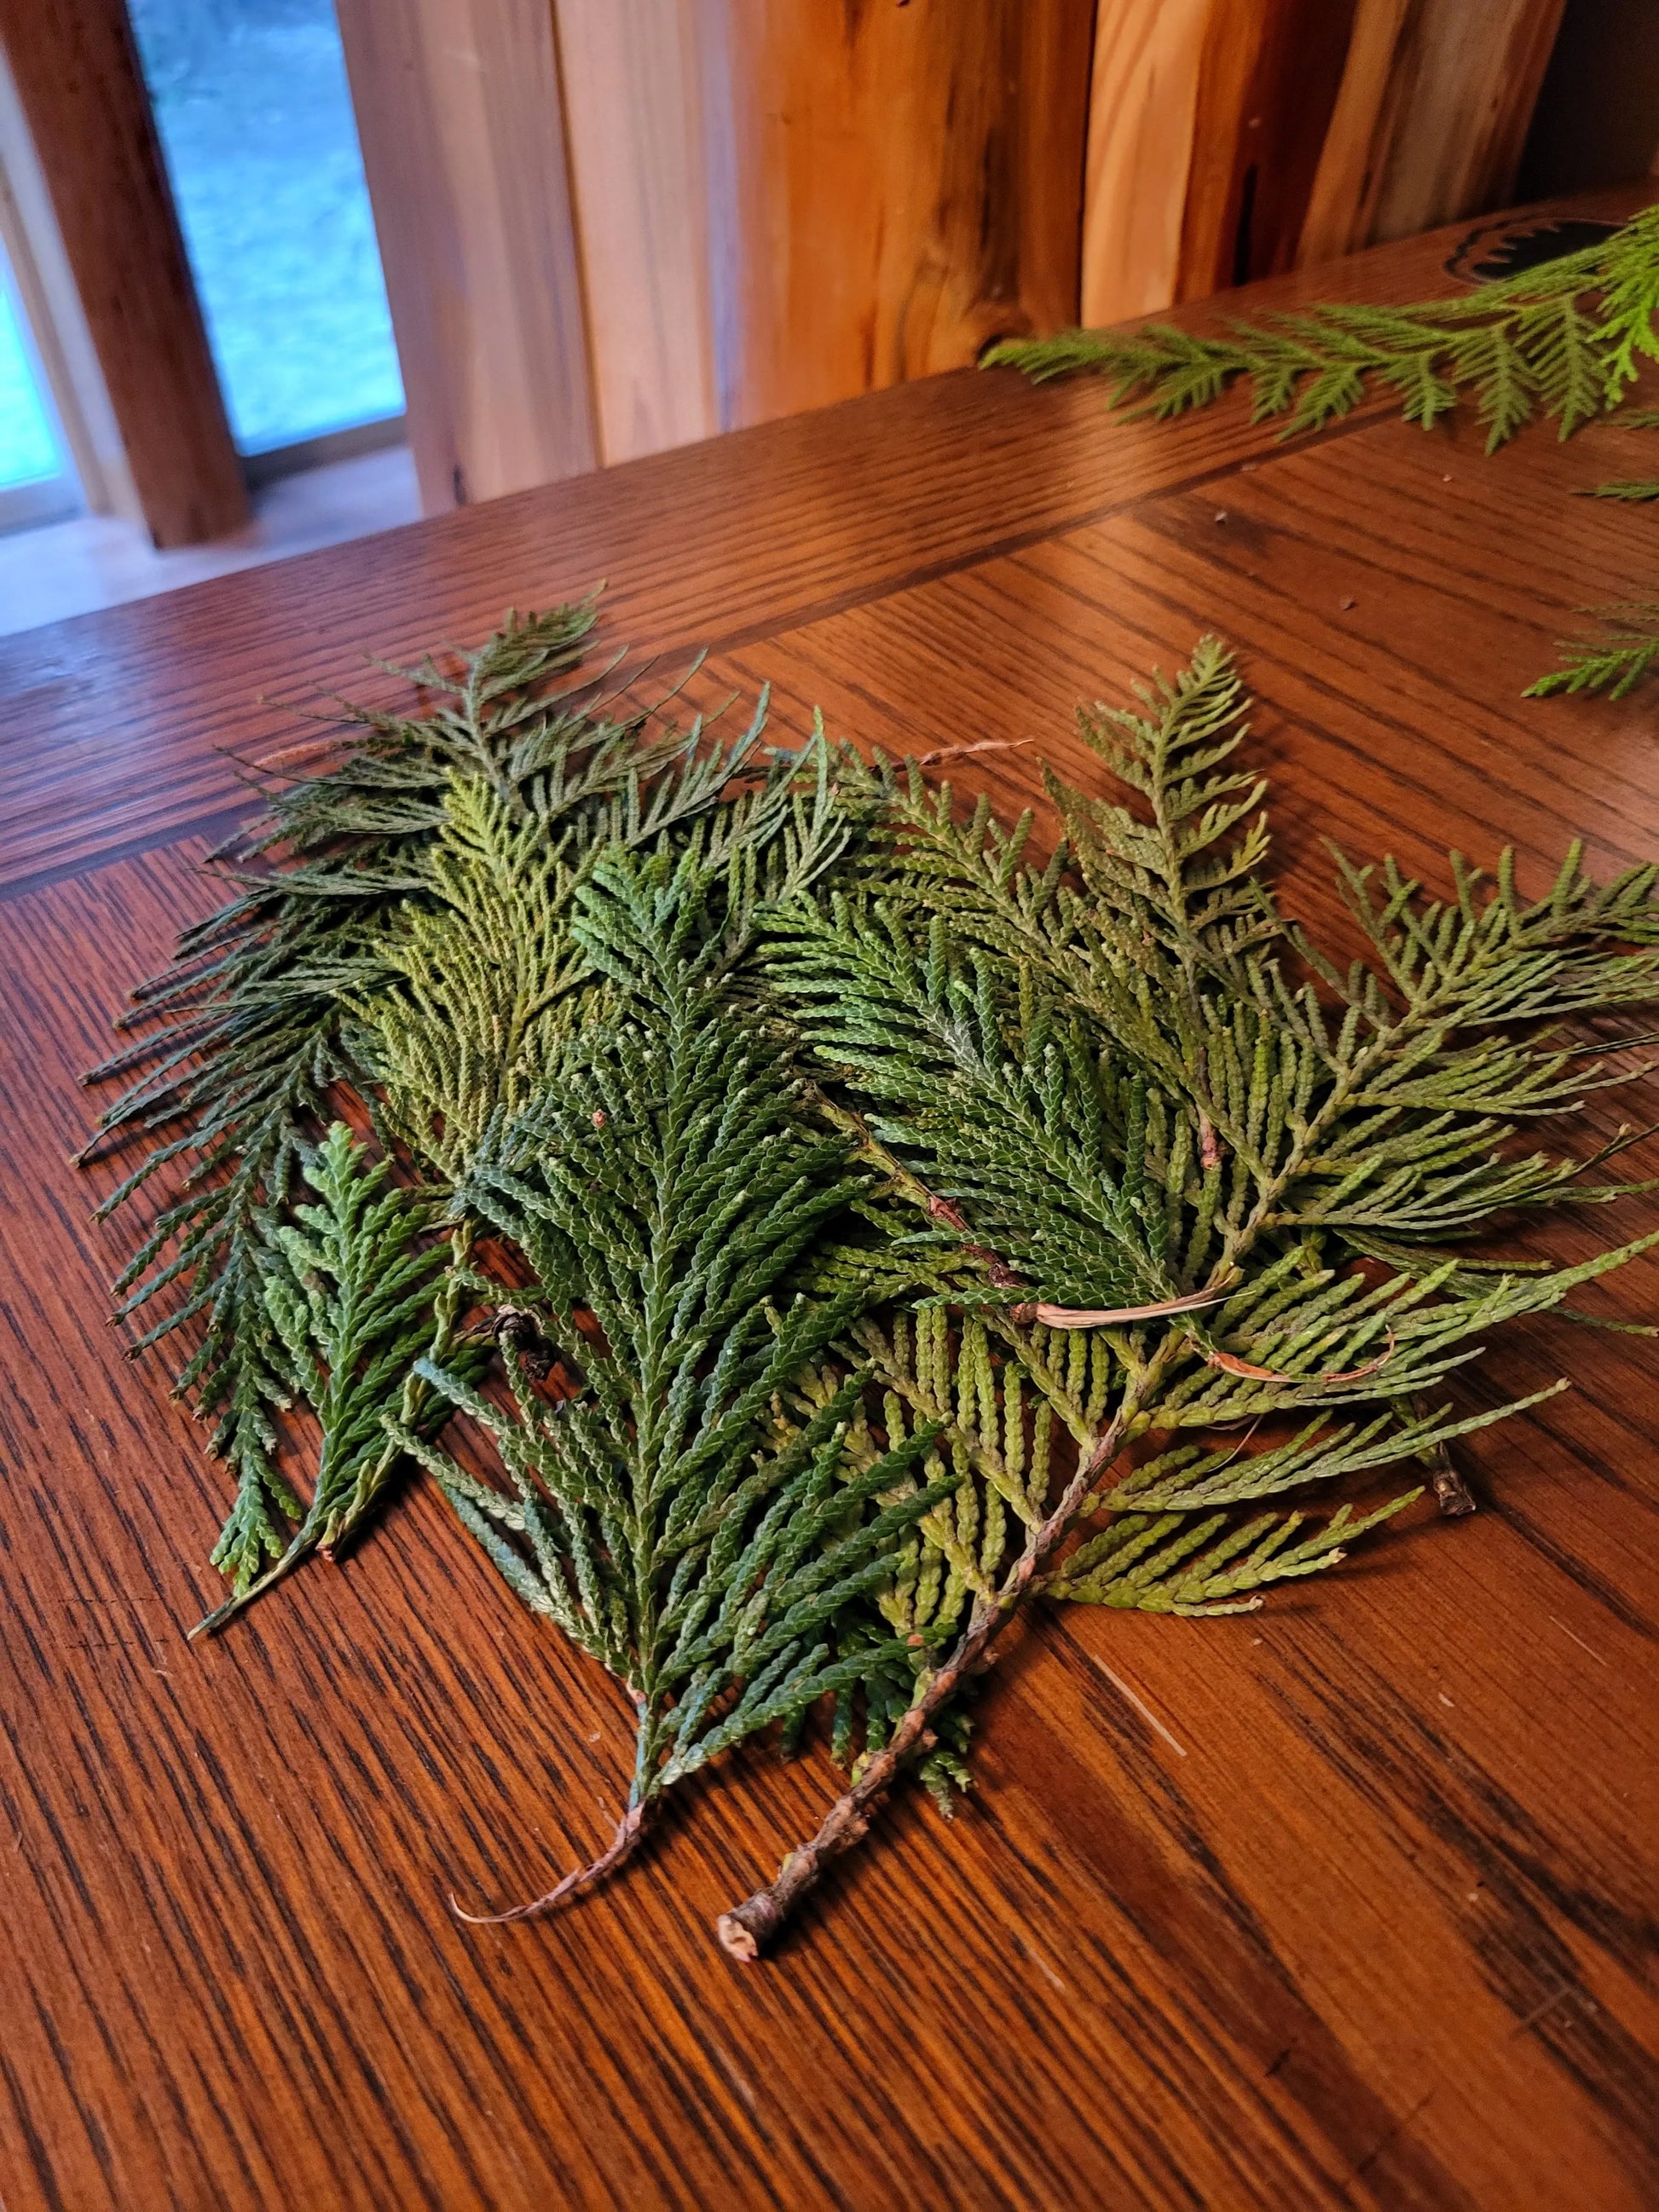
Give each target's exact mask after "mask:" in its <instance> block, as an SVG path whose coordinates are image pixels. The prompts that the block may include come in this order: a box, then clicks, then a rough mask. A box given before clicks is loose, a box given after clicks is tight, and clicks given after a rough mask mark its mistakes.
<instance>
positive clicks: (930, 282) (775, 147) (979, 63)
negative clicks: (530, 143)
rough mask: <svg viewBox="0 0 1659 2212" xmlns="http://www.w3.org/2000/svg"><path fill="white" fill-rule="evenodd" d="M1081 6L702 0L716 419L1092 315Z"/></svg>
mask: <svg viewBox="0 0 1659 2212" xmlns="http://www.w3.org/2000/svg"><path fill="white" fill-rule="evenodd" d="M1091 13H1092V11H1091V8H1090V7H1089V6H1088V5H1086V4H1084V0H914V4H911V5H908V6H906V7H902V8H896V7H891V6H883V7H879V8H876V7H869V6H866V5H848V6H845V7H841V8H835V9H831V8H828V7H824V6H823V5H822V4H814V0H704V4H703V5H702V8H701V9H700V10H699V21H700V23H701V24H702V26H703V27H704V38H703V56H704V65H705V70H706V71H708V72H710V73H711V74H710V75H708V76H706V77H705V87H706V92H707V100H708V105H707V111H706V112H707V113H708V125H707V128H708V143H709V157H708V189H709V193H710V202H711V210H712V214H711V221H712V224H713V228H714V258H713V263H712V267H711V282H712V286H713V293H714V343H715V356H716V377H717V383H718V389H719V394H720V419H721V421H722V422H723V423H724V424H732V423H738V422H761V421H764V420H765V419H767V418H768V417H769V416H774V415H780V414H784V413H787V412H789V411H791V410H794V409H797V408H801V407H811V406H817V405H822V404H825V403H827V402H829V401H831V400H836V399H842V398H847V397H848V394H850V393H852V392H862V391H868V390H872V389H874V388H876V387H878V386H883V385H887V384H891V383H896V382H897V381H899V380H902V379H903V378H906V377H910V376H918V375H924V374H928V373H930V372H931V371H933V370H936V369H940V368H954V367H957V365H959V364H961V363H963V362H968V361H970V360H972V359H973V358H974V356H975V354H976V353H977V352H978V351H979V350H980V349H981V348H982V347H983V345H984V344H985V343H986V342H987V340H989V339H991V338H993V337H998V336H1001V335H1004V334H1008V333H1012V332H1016V331H1026V330H1030V329H1032V328H1052V327H1053V326H1054V325H1055V324H1056V323H1061V322H1066V321H1069V320H1072V319H1074V318H1075V315H1076V312H1077V304H1078V281H1079V249H1080V234H1081V221H1080V218H1081V198H1082V168H1083V151H1084V136H1085V126H1086V105H1087V96H1088V67H1089V51H1090V40H1091V28H1092V25H1091Z"/></svg>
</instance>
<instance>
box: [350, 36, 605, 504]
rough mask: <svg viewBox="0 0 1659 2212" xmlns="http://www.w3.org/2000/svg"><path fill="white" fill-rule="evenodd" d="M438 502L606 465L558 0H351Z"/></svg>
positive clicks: (422, 470)
mask: <svg viewBox="0 0 1659 2212" xmlns="http://www.w3.org/2000/svg"><path fill="white" fill-rule="evenodd" d="M337 12H338V15H339V19H340V36H341V40H342V43H343V46H344V48H345V58H346V70H347V74H348V76H349V79H350V82H351V96H352V101H353V105H354V106H355V107H356V115H357V131H358V136H359V137H360V139H361V140H362V149H363V169H364V173H365V175H366V176H367V178H368V194H369V199H370V201H371V203H372V204H373V206H374V222H375V228H376V231H377V233H378V234H379V238H380V260H381V264H382V266H383V268H384V270H385V271H386V297H387V301H388V302H389V303H390V306H391V309H392V328H393V331H395V333H396V336H397V340H398V361H399V363H400V365H401V367H402V369H403V377H404V400H405V408H406V412H407V416H408V422H409V441H410V448H411V450H412V451H413V453H414V455H415V465H416V471H417V473H418V475H419V477H420V483H421V499H422V506H423V507H424V508H425V510H426V512H427V513H428V514H438V513H444V512H445V511H446V510H447V509H448V508H450V507H463V506H465V505H466V504H467V502H468V501H471V500H481V499H495V498H497V497H499V496H500V495H501V493H503V492H509V491H517V490H519V489H521V488H522V487H523V486H525V485H527V484H540V483H553V482H556V480H557V479H558V478H560V477H568V476H574V475H576V474H578V473H579V472H580V471H581V470H583V469H588V468H592V465H593V463H594V461H595V459H597V458H598V454H599V447H598V444H597V441H596V439H595V435H594V426H593V409H592V390H591V386H590V381H589V376H588V367H587V346H586V331H585V324H584V319H583V307H582V289H581V271H580V262H579V258H578V252H577V246H576V234H575V224H574V218H573V216H572V212H571V205H570V189H569V178H568V173H567V166H566V150H565V131H564V123H563V112H562V100H561V94H560V87H559V64H558V54H557V51H556V40H555V35H554V23H553V12H552V7H551V4H550V0H397V4H394V5H386V4H372V0H340V5H339V8H338V11H337Z"/></svg>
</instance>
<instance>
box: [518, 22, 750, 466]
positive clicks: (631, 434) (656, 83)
mask: <svg viewBox="0 0 1659 2212" xmlns="http://www.w3.org/2000/svg"><path fill="white" fill-rule="evenodd" d="M557 20H558V31H559V61H560V69H561V74H562V81H563V84H564V94H565V128H566V132H567V135H568V140H569V147H570V168H571V180H572V189H573V191H574V198H575V206H576V221H577V227H578V229H579V231H580V239H581V253H582V268H583V276H584V289H585V294H586V301H587V315H588V343H589V350H590V354H591V357H592V372H593V399H594V410H595V414H596V416H597V419H598V428H599V450H600V453H601V454H602V456H603V458H604V459H605V460H607V461H625V460H632V459H635V457H636V456H637V455H639V454H641V453H659V452H661V451H662V450H663V448H664V447H669V446H680V445H684V444H686V443H687V442H688V441H690V440H691V439H693V438H706V437H708V435H710V434H711V433H712V432H713V431H714V430H716V429H718V428H719V427H720V419H719V410H718V407H717V404H716V399H715V392H714V351H713V337H712V332H711V330H710V324H709V317H710V272H709V248H710V241H709V235H708V222H707V192H706V185H705V179H704V143H703V115H702V69H701V62H700V57H699V51H698V39H699V26H698V22H697V11H696V5H695V0H629V4H628V5H627V6H625V7H618V6H617V0H557Z"/></svg>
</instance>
